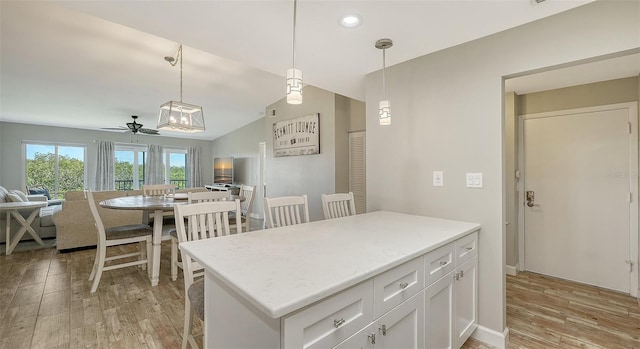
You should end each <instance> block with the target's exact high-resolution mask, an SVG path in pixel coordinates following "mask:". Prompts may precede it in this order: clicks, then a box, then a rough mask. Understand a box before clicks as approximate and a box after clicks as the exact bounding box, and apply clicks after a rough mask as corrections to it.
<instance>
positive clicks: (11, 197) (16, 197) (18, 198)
mask: <svg viewBox="0 0 640 349" xmlns="http://www.w3.org/2000/svg"><path fill="white" fill-rule="evenodd" d="M7 199H8V200H7V201H8V202H24V200H22V197H21V196H20V195H18V194H16V193H9V194H7Z"/></svg>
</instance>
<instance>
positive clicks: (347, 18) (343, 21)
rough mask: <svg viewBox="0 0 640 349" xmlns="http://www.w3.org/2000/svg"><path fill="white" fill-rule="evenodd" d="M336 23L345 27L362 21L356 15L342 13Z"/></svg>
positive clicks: (351, 26) (357, 24) (353, 25)
mask: <svg viewBox="0 0 640 349" xmlns="http://www.w3.org/2000/svg"><path fill="white" fill-rule="evenodd" d="M338 23H340V25H341V26H343V27H345V28H354V27H357V26H359V25H360V24H361V23H362V20H361V19H360V16H358V15H344V16H342V17H340V19H339V20H338Z"/></svg>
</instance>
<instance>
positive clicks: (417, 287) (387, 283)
mask: <svg viewBox="0 0 640 349" xmlns="http://www.w3.org/2000/svg"><path fill="white" fill-rule="evenodd" d="M423 288H424V264H423V258H422V257H418V258H416V259H413V260H411V261H409V262H406V263H404V264H401V265H399V266H397V267H395V268H393V269H391V270H388V271H386V272H384V273H382V274H380V275H378V276H376V277H375V278H374V279H373V310H374V317H376V318H377V317H379V316H381V315H382V314H384V313H386V312H388V311H389V310H391V309H393V308H394V307H395V306H397V305H399V304H400V303H402V302H404V301H405V300H407V299H409V298H411V296H413V295H414V294H417V293H418V292H420V291H421V290H422V289H423Z"/></svg>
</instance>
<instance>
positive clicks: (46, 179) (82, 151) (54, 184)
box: [24, 142, 87, 198]
mask: <svg viewBox="0 0 640 349" xmlns="http://www.w3.org/2000/svg"><path fill="white" fill-rule="evenodd" d="M86 150H87V148H86V146H84V145H69V144H51V143H48V144H47V143H35V142H29V143H24V151H25V155H26V156H25V184H26V185H27V186H28V187H30V186H34V185H43V186H45V187H47V189H49V192H50V194H51V198H62V197H63V196H64V193H66V192H68V191H70V190H83V189H84V188H85V183H86V174H87V169H86V166H87V165H86V164H87V162H86V158H85V156H86V153H87V152H86Z"/></svg>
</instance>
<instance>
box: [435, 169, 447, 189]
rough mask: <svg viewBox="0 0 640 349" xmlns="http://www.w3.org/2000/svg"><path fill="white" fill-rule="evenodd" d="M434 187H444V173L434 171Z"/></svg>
mask: <svg viewBox="0 0 640 349" xmlns="http://www.w3.org/2000/svg"><path fill="white" fill-rule="evenodd" d="M433 186H434V187H443V186H444V173H443V172H442V171H433Z"/></svg>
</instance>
